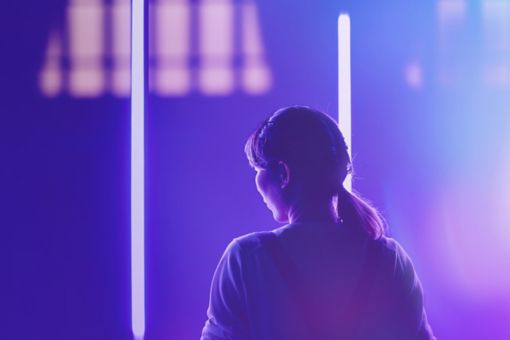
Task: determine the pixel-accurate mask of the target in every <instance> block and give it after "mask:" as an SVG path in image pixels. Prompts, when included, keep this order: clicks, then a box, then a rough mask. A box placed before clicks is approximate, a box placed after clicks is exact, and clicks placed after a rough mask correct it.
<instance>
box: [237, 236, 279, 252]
mask: <svg viewBox="0 0 510 340" xmlns="http://www.w3.org/2000/svg"><path fill="white" fill-rule="evenodd" d="M273 235H274V233H273V231H255V232H251V233H248V234H244V235H241V236H238V237H236V238H234V239H233V240H232V242H231V244H234V245H235V246H237V247H239V248H240V249H242V250H243V251H247V252H250V251H255V250H257V249H258V248H260V247H262V243H263V240H264V239H265V238H267V237H271V236H273Z"/></svg>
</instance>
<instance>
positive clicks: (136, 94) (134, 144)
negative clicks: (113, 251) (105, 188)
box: [131, 0, 146, 340]
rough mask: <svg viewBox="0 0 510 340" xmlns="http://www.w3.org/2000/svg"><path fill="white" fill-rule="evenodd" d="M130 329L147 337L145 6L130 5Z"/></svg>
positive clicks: (136, 2)
mask: <svg viewBox="0 0 510 340" xmlns="http://www.w3.org/2000/svg"><path fill="white" fill-rule="evenodd" d="M131 7H132V8H131V325H132V329H133V335H134V338H135V339H137V340H141V339H143V337H144V334H145V237H144V236H145V235H144V229H145V204H144V203H145V195H144V193H145V188H144V178H145V175H144V173H145V171H144V163H145V162H144V158H145V157H144V116H145V88H146V79H145V68H146V67H145V52H146V46H145V29H144V28H145V22H144V20H145V3H144V0H132V2H131Z"/></svg>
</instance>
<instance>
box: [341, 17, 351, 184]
mask: <svg viewBox="0 0 510 340" xmlns="http://www.w3.org/2000/svg"><path fill="white" fill-rule="evenodd" d="M338 125H339V126H340V129H341V130H342V133H343V135H344V138H345V143H346V144H347V147H348V148H349V157H350V158H351V160H352V142H351V20H350V18H349V15H348V14H344V13H343V14H340V16H339V17H338ZM344 186H345V188H346V189H347V190H351V189H352V177H351V176H350V175H348V176H347V178H346V179H345V182H344Z"/></svg>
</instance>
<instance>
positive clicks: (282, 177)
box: [278, 161, 290, 189]
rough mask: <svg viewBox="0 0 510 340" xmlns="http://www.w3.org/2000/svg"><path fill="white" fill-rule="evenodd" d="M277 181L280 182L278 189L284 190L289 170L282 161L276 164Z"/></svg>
mask: <svg viewBox="0 0 510 340" xmlns="http://www.w3.org/2000/svg"><path fill="white" fill-rule="evenodd" d="M278 180H279V182H280V188H282V189H285V188H286V187H287V186H288V185H289V182H290V169H289V166H288V165H287V163H285V162H284V161H279V162H278Z"/></svg>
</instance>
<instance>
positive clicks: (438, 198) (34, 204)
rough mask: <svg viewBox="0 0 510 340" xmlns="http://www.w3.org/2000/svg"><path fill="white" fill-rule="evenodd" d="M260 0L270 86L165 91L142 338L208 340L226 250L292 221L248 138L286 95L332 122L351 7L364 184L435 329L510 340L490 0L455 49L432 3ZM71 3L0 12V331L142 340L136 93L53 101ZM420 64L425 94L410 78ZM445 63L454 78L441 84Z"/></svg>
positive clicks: (499, 102)
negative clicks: (267, 190)
mask: <svg viewBox="0 0 510 340" xmlns="http://www.w3.org/2000/svg"><path fill="white" fill-rule="evenodd" d="M257 3H258V7H259V11H260V18H261V26H262V30H263V39H264V44H265V48H266V56H267V58H268V61H269V64H270V67H271V70H272V72H273V81H274V82H273V89H272V90H271V91H270V93H268V94H266V95H263V96H259V97H251V96H247V95H245V94H242V93H234V94H233V95H231V96H228V97H223V98H213V97H203V96H200V95H198V94H192V95H189V96H186V97H182V98H157V97H151V98H149V99H150V100H149V105H150V110H149V113H148V115H147V129H146V132H147V145H146V153H147V156H146V157H147V163H146V164H147V198H146V199H147V258H146V261H147V335H146V338H147V339H196V338H198V337H199V334H200V331H201V327H202V325H203V322H204V320H205V310H206V307H207V299H208V290H209V283H210V279H211V276H212V273H213V271H214V268H215V265H216V263H217V261H218V259H219V257H220V256H221V254H222V252H223V249H224V248H225V246H226V245H227V244H228V242H229V241H230V240H231V239H232V238H233V237H236V236H238V235H241V234H244V233H247V232H251V231H257V230H267V229H270V228H274V227H276V226H277V224H276V223H275V222H274V221H272V219H271V215H270V213H269V212H268V211H267V210H266V208H265V206H264V205H263V204H262V202H261V199H260V198H259V196H258V194H257V192H256V189H255V186H254V181H253V176H254V173H253V172H252V170H251V169H250V168H249V167H248V164H247V162H246V160H245V158H244V154H243V142H244V140H245V138H246V137H247V135H248V134H249V133H250V131H252V129H254V128H255V127H256V126H257V124H258V123H259V122H260V121H261V120H262V119H263V118H265V117H266V116H267V115H268V114H269V113H270V112H272V111H273V110H274V109H275V108H278V107H280V106H285V105H291V104H303V105H310V106H313V107H315V108H318V109H321V110H325V111H327V112H328V113H330V114H331V115H332V116H334V117H336V112H337V94H336V90H337V86H336V70H337V66H336V34H337V33H336V19H337V17H338V13H340V12H341V11H348V12H349V13H350V16H351V22H352V38H351V40H352V96H353V97H352V110H353V118H352V119H353V146H354V155H355V156H354V162H355V169H356V172H357V176H358V178H357V179H356V180H355V183H354V187H355V188H356V189H357V190H359V191H360V192H361V193H362V194H363V195H365V196H366V197H368V198H370V199H371V200H372V201H373V202H374V203H375V204H376V205H377V206H378V207H379V208H380V209H381V210H382V212H383V213H384V214H385V216H386V217H387V219H388V221H389V224H390V226H391V234H392V235H393V236H394V237H395V238H397V239H398V240H399V241H400V242H401V243H402V244H403V245H404V247H405V248H406V249H407V251H408V252H409V254H410V255H411V257H412V258H413V261H414V263H415V267H416V269H417V271H418V273H419V275H420V277H421V280H422V283H423V286H424V289H425V298H426V304H427V310H428V314H429V319H430V322H431V325H432V327H433V329H434V331H435V333H436V335H437V336H438V338H440V339H509V338H510V327H509V324H510V288H507V287H510V270H509V269H510V266H509V263H510V260H509V259H510V254H509V251H508V248H510V236H509V234H510V230H509V228H510V223H509V221H510V218H509V215H510V213H509V212H508V210H510V208H508V207H510V196H509V191H510V179H509V178H508V176H510V175H509V174H510V166H509V167H508V168H507V169H508V170H509V172H508V173H507V172H505V171H506V170H505V168H504V166H508V165H509V164H510V156H508V155H506V156H505V154H508V146H510V138H509V137H508V135H510V134H509V133H508V131H510V110H509V107H510V99H509V98H510V95H509V94H508V93H509V88H508V87H506V88H503V89H495V88H492V87H490V86H486V85H484V84H483V82H481V81H480V74H481V72H482V71H481V70H482V68H483V65H484V63H485V62H486V61H487V55H485V54H484V53H483V52H482V47H481V46H483V45H484V39H483V36H482V34H481V33H480V32H481V27H482V24H481V22H480V20H479V17H480V16H479V11H480V6H479V5H477V4H476V3H475V5H470V6H469V7H468V11H467V19H466V22H467V24H466V25H465V28H464V33H462V34H460V35H459V36H460V38H459V40H458V42H457V43H456V44H455V45H454V46H453V48H452V49H451V51H453V52H451V54H450V55H448V56H447V57H446V59H447V60H446V62H445V59H444V58H445V57H444V56H442V54H441V50H440V46H439V43H438V31H437V18H436V6H435V5H436V4H435V2H432V1H431V2H428V1H427V2H425V1H424V2H421V4H420V5H418V4H411V2H410V1H384V2H382V1H378V2H376V1H372V2H368V1H356V2H354V1H352V2H348V1H317V0H316V1H311V0H301V1H290V0H280V1H269V0H258V1H257ZM65 6H66V1H64V0H62V1H58V0H52V1H48V0H47V1H23V2H15V1H10V2H6V3H5V4H2V11H0V13H1V14H0V16H1V20H0V25H1V29H0V37H1V39H2V40H1V41H0V43H1V46H2V52H1V63H0V72H1V73H0V91H1V92H0V93H1V100H0V109H1V111H0V113H1V116H0V117H1V124H0V151H1V153H0V155H1V166H0V183H1V184H0V188H1V189H0V193H1V196H0V197H1V202H0V203H1V204H0V207H1V213H0V218H1V222H0V226H1V233H2V237H1V238H0V240H1V241H0V242H1V244H2V245H1V247H0V254H1V257H0V263H1V266H0V270H1V279H0V282H1V283H0V294H1V295H0V310H1V314H0V338H1V339H130V338H131V327H130V276H129V275H130V273H129V266H130V264H129V260H130V253H129V173H130V170H129V157H130V155H129V145H130V140H129V138H130V130H129V129H130V120H129V100H128V99H118V98H113V97H109V96H105V97H101V98H97V99H89V100H83V99H82V100H78V99H75V98H71V97H67V96H61V97H58V98H57V99H45V98H43V97H42V96H40V95H39V92H38V90H37V71H38V70H39V67H40V65H41V63H42V57H43V53H44V48H45V44H46V40H47V36H48V32H49V27H50V26H51V25H55V24H56V23H61V22H63V20H64V13H65ZM413 60H418V61H419V62H420V64H421V65H422V67H423V74H424V83H423V84H424V85H423V87H422V88H421V89H419V90H414V89H411V88H410V87H409V86H408V85H407V84H406V82H405V81H404V76H403V72H404V68H405V65H407V64H408V63H409V62H410V61H413ZM509 62H510V61H509ZM443 64H447V65H450V66H451V67H454V68H455V70H456V72H457V75H458V77H459V78H458V81H457V82H454V84H453V85H450V86H440V85H438V83H437V82H436V81H435V78H436V75H437V73H438V72H439V71H438V70H440V69H441V67H442V65H443ZM505 143H506V144H505Z"/></svg>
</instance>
